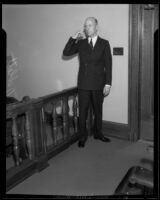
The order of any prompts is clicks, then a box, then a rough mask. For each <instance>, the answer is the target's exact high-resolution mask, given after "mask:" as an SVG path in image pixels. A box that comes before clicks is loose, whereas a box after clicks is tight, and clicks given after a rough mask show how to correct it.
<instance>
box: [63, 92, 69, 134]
mask: <svg viewBox="0 0 160 200" xmlns="http://www.w3.org/2000/svg"><path fill="white" fill-rule="evenodd" d="M62 117H63V131H64V135H65V136H66V137H70V133H69V105H68V97H67V96H66V97H64V98H63V104H62Z"/></svg>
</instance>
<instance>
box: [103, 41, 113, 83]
mask: <svg viewBox="0 0 160 200" xmlns="http://www.w3.org/2000/svg"><path fill="white" fill-rule="evenodd" d="M104 60H105V69H106V79H105V84H108V85H112V55H111V47H110V44H109V42H108V41H107V43H106V45H105V53H104Z"/></svg>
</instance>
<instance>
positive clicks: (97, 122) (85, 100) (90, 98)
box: [78, 89, 104, 140]
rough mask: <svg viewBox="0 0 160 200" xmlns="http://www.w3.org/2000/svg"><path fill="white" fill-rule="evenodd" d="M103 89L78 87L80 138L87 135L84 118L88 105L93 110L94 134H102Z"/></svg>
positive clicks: (85, 117) (85, 118) (86, 114)
mask: <svg viewBox="0 0 160 200" xmlns="http://www.w3.org/2000/svg"><path fill="white" fill-rule="evenodd" d="M103 100H104V96H103V90H83V89H78V101H79V129H80V134H81V136H82V138H81V140H86V139H87V137H88V134H87V129H86V120H87V116H88V110H89V107H90V106H91V105H92V108H93V112H94V117H95V118H94V135H100V134H102V108H103Z"/></svg>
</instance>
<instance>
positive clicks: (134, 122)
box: [128, 4, 142, 141]
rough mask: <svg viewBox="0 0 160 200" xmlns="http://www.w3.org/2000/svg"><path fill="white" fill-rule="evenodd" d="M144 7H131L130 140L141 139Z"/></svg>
mask: <svg viewBox="0 0 160 200" xmlns="http://www.w3.org/2000/svg"><path fill="white" fill-rule="evenodd" d="M141 9H142V7H141V5H140V4H130V5H129V65H128V127H129V139H130V140H131V141H137V140H138V139H139V138H140V113H139V112H140V65H141V60H140V56H141V52H140V50H141V38H142V35H141V28H142V10H141Z"/></svg>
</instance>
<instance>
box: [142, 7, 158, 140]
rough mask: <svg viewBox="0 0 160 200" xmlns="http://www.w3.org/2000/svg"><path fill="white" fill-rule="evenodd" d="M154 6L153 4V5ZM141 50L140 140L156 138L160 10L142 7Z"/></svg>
mask: <svg viewBox="0 0 160 200" xmlns="http://www.w3.org/2000/svg"><path fill="white" fill-rule="evenodd" d="M152 5H153V4H152ZM141 11H142V24H141V25H142V27H141V28H142V29H141V39H140V44H141V50H140V54H141V56H140V62H141V63H140V138H141V139H144V140H150V141H153V138H154V68H155V67H156V66H155V65H156V64H155V63H157V62H155V56H154V54H156V52H155V51H156V50H157V49H156V48H155V47H154V45H155V39H156V38H155V35H156V34H155V32H156V31H157V30H158V28H159V27H158V15H159V8H158V6H156V5H153V6H151V7H150V6H148V5H146V4H144V5H142V7H141Z"/></svg>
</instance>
